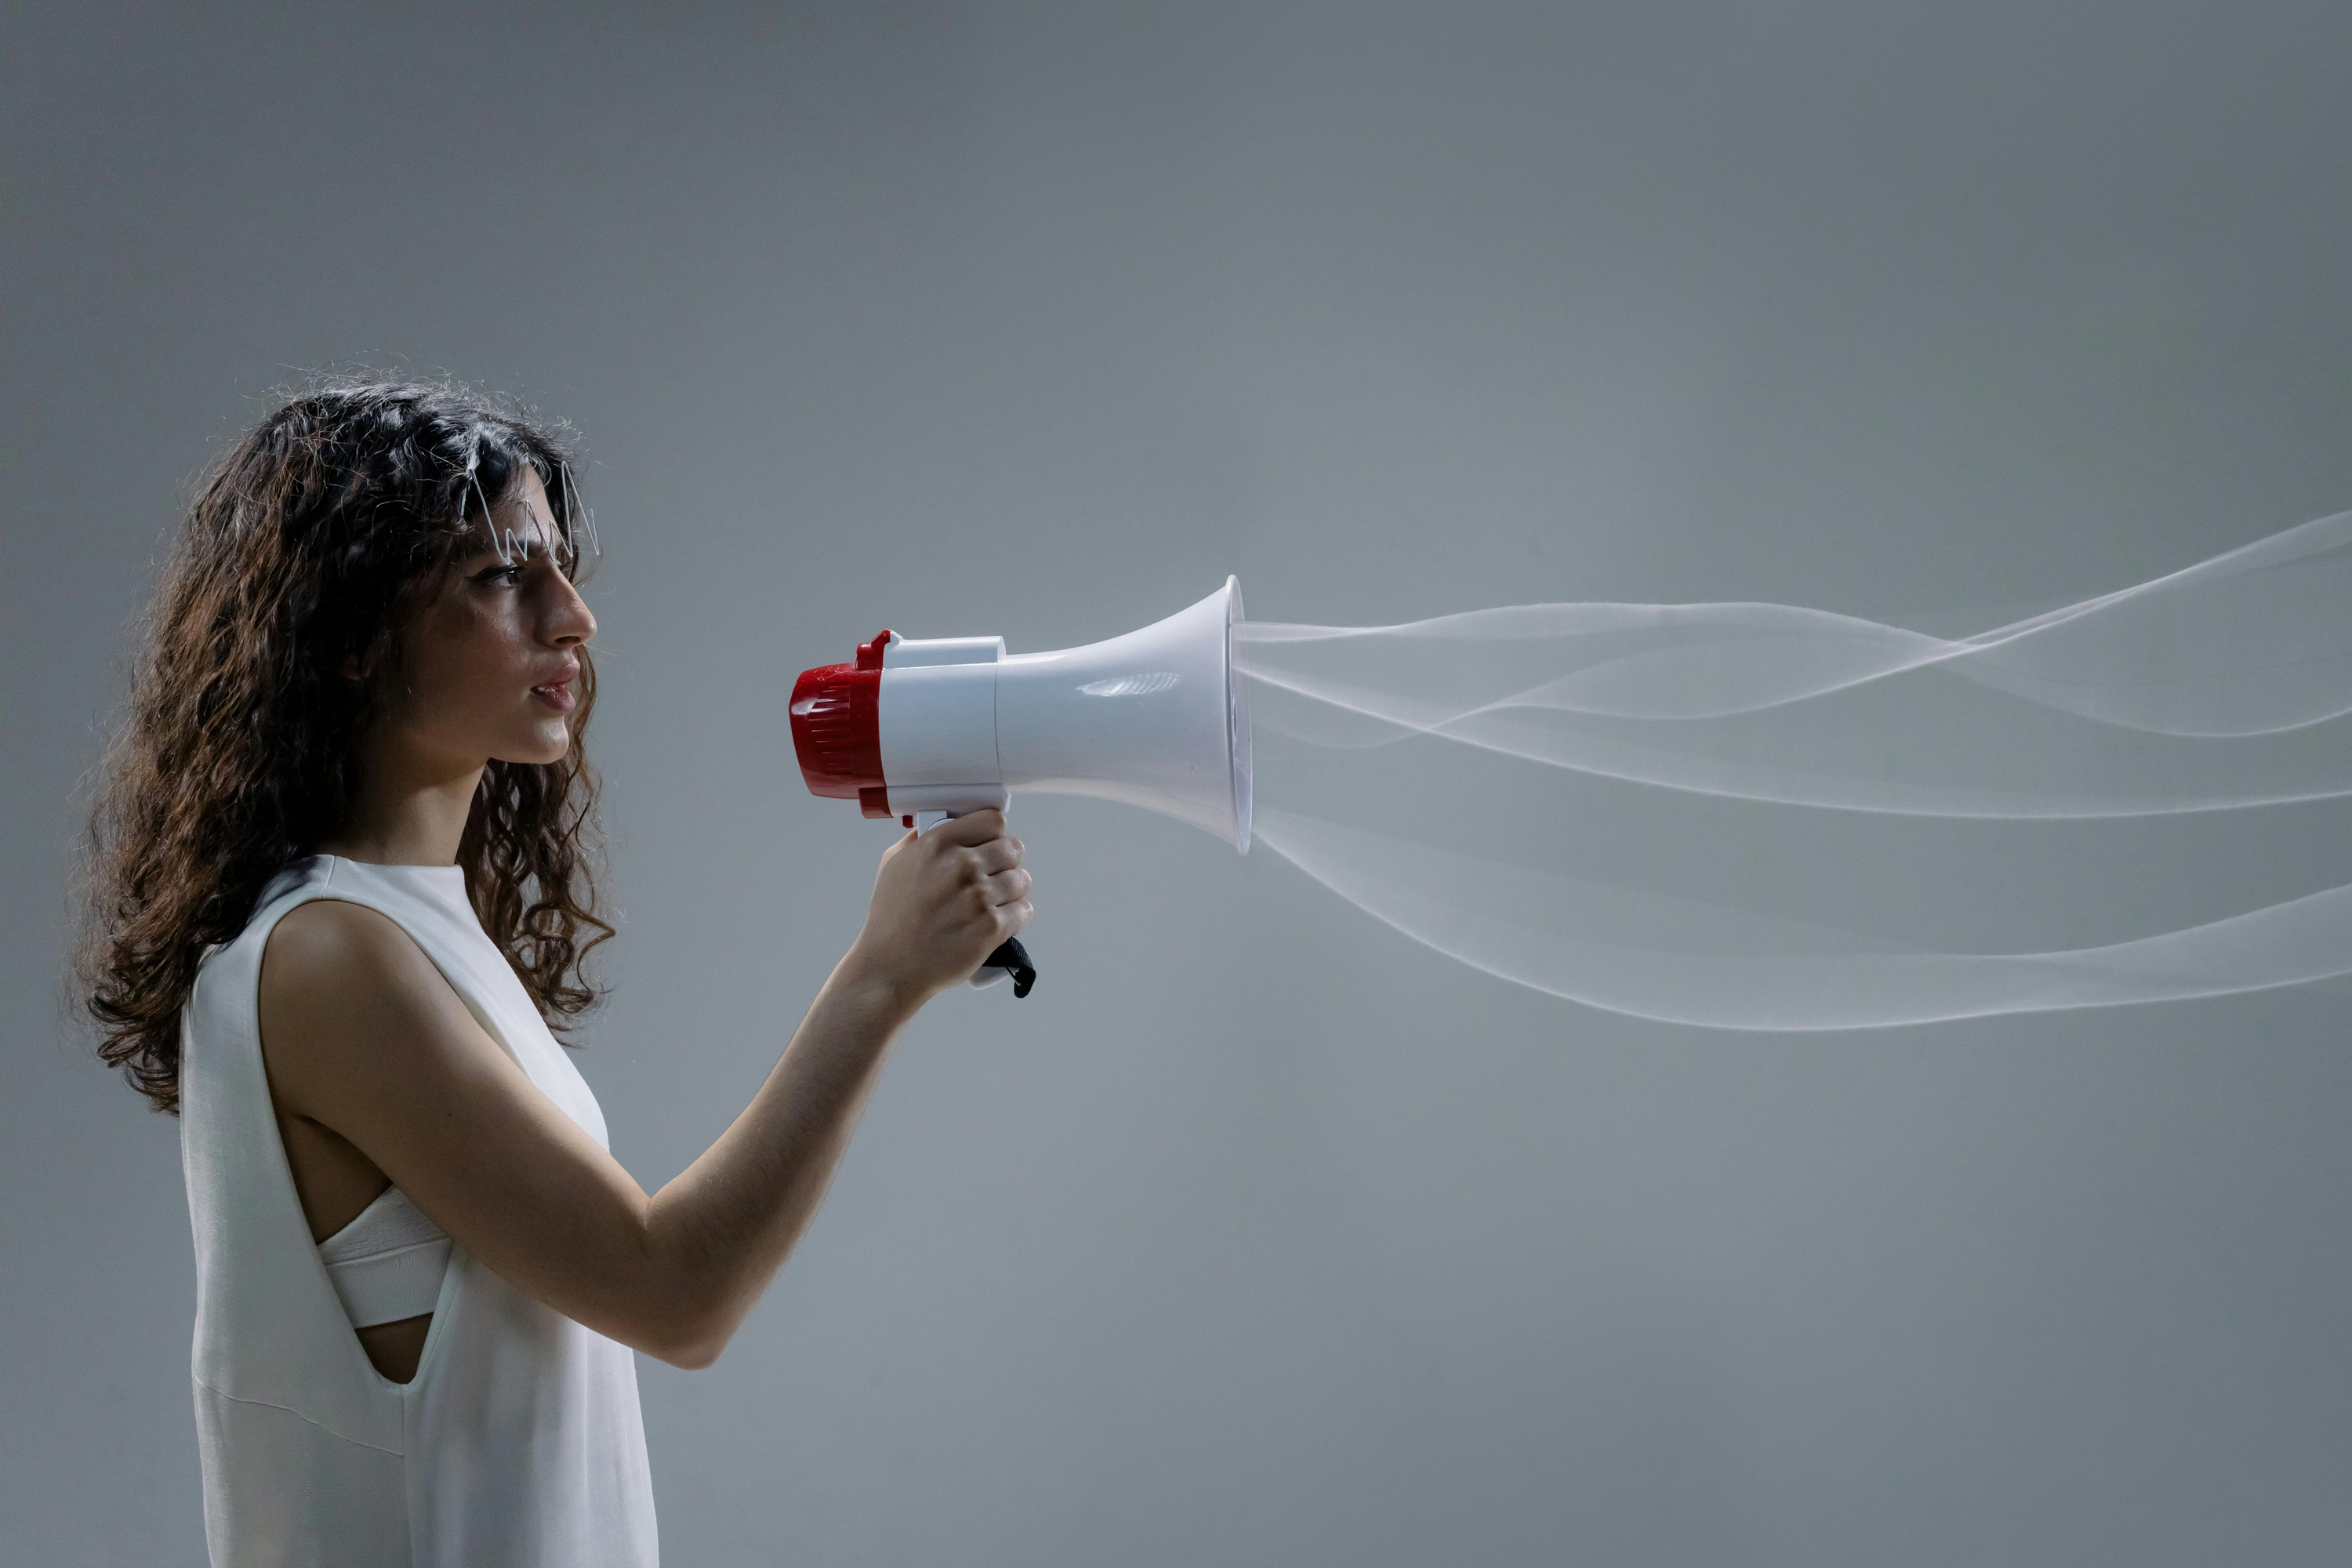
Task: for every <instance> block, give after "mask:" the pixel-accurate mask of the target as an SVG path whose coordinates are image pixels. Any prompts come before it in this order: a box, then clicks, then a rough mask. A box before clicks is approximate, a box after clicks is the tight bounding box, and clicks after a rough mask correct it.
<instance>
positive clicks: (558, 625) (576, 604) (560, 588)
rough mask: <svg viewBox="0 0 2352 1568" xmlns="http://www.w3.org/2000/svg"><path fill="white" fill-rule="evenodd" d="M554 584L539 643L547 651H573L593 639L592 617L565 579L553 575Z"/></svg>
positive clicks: (578, 594)
mask: <svg viewBox="0 0 2352 1568" xmlns="http://www.w3.org/2000/svg"><path fill="white" fill-rule="evenodd" d="M554 581H555V583H556V584H557V589H556V597H555V602H554V603H553V604H552V605H550V606H549V607H548V615H547V619H546V622H545V624H544V626H542V628H541V632H540V637H541V640H542V641H543V642H545V643H546V644H547V645H548V646H549V647H561V648H569V647H577V646H579V645H580V644H582V643H583V642H586V641H587V640H588V639H589V638H591V637H594V636H595V635H596V616H595V615H594V614H593V612H592V611H591V610H590V609H589V608H588V601H587V600H585V599H583V598H582V597H581V596H580V590H579V589H577V588H575V587H573V586H572V583H571V580H570V579H569V578H566V577H563V576H562V575H560V574H555V575H554Z"/></svg>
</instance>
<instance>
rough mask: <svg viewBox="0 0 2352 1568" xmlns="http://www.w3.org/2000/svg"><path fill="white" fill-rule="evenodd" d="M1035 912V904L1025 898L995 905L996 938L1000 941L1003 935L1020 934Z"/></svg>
mask: <svg viewBox="0 0 2352 1568" xmlns="http://www.w3.org/2000/svg"><path fill="white" fill-rule="evenodd" d="M1036 912H1037V910H1036V906H1034V904H1032V903H1030V901H1029V900H1026V899H1022V900H1019V901H1017V902H1014V903H1010V904H999V905H997V906H996V930H997V932H998V939H999V940H1000V941H1001V940H1003V938H1004V937H1008V936H1018V935H1020V934H1021V932H1022V930H1023V929H1024V927H1026V926H1027V925H1028V923H1029V918H1030V917H1031V916H1032V915H1034V914H1035V913H1036Z"/></svg>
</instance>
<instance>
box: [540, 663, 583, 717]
mask: <svg viewBox="0 0 2352 1568" xmlns="http://www.w3.org/2000/svg"><path fill="white" fill-rule="evenodd" d="M579 674H580V670H579V668H578V667H577V666H574V667H573V668H570V669H567V670H564V671H563V672H562V674H560V675H558V676H556V677H555V678H554V679H551V680H547V681H542V682H541V683H540V684H539V685H537V686H534V687H532V688H531V689H530V694H531V695H532V696H533V697H536V698H538V699H539V700H541V702H544V703H546V704H547V705H548V706H549V707H550V708H552V709H554V710H556V711H557V712H558V713H569V712H571V711H572V709H573V708H575V707H577V706H578V705H579V702H580V698H579V694H578V693H576V692H574V691H573V690H572V681H573V680H574V679H577V678H578V676H579Z"/></svg>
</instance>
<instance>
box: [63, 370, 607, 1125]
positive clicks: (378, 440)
mask: <svg viewBox="0 0 2352 1568" xmlns="http://www.w3.org/2000/svg"><path fill="white" fill-rule="evenodd" d="M525 468H530V469H531V470H533V471H535V472H536V473H537V474H538V475H539V478H540V482H541V484H542V485H543V486H545V488H546V490H547V496H548V500H549V502H550V503H551V506H552V507H553V509H554V513H555V521H556V522H557V524H558V525H559V527H560V529H561V531H562V536H563V539H564V541H565V543H566V545H567V547H568V552H569V554H570V555H571V556H572V558H573V559H575V560H576V559H578V558H579V557H580V555H581V550H580V548H579V546H580V545H581V544H582V543H583V542H585V541H586V540H587V539H592V538H593V522H590V521H588V520H587V518H586V515H585V511H584V509H582V508H581V507H580V505H579V500H578V490H577V489H576V488H575V487H574V485H573V484H572V473H571V468H570V461H569V455H568V453H567V451H566V449H565V447H564V446H563V445H562V441H561V440H560V439H559V437H557V436H556V435H555V434H554V433H552V432H551V431H549V430H546V429H542V428H541V427H540V426H537V425H535V424H533V423H532V422H531V421H530V419H528V418H526V417H525V416H523V415H522V414H521V413H520V411H519V410H517V409H513V408H510V407H507V406H504V405H499V404H497V403H494V402H492V401H491V400H489V399H488V398H486V397H483V396H481V395H478V394H476V393H473V392H471V391H468V390H467V389H465V388H462V387H458V386H455V385H449V384H390V383H377V382H347V383H341V384H331V385H325V386H320V387H317V388H314V389H311V390H309V391H306V392H303V393H301V394H299V395H295V396H293V397H291V398H290V399H289V400H288V401H287V402H286V403H285V404H284V405H282V406H280V407H279V408H278V410H277V411H276V412H275V413H273V414H271V415H269V416H268V417H267V418H265V419H263V420H262V421H261V423H260V424H259V425H258V426H255V428H254V429H253V430H252V431H251V432H250V433H249V434H247V436H246V437H245V438H244V439H243V440H241V441H239V442H238V443H237V444H236V447H234V448H233V449H232V450H231V451H230V452H229V453H228V454H227V455H226V457H225V458H222V459H221V460H220V461H219V462H218V463H217V464H216V465H215V466H214V468H212V469H211V470H210V471H209V472H208V473H207V474H206V475H205V478H204V479H202V480H201V481H200V483H199V487H198V489H197V493H196V499H195V501H194V505H193V506H191V507H190V509H189V510H188V514H187V518H186V521H185V523H184V526H183V528H182V529H181V531H180V537H179V541H178V544H177V546H176V548H175V549H174V550H173V553H172V556H171V559H170V563H169V564H168V565H167V566H166V568H165V570H164V574H163V583H162V585H161V587H160V588H159V590H158V592H157V594H156V598H155V603H154V606H153V609H152V613H151V616H150V618H149V621H148V625H147V627H146V637H145V644H146V646H145V651H144V657H143V658H142V660H141V662H140V665H139V668H138V669H137V672H136V674H135V676H134V678H133V683H132V688H131V707H130V715H129V721H128V723H127V725H126V726H125V730H124V732H123V734H122V735H121V739H120V740H119V742H117V744H116V746H115V748H114V751H113V752H112V753H111V754H110V757H109V759H108V762H107V766H106V769H105V782H104V785H103V788H102V792H101V794H100V799H99V803H98V806H97V810H96V812H95V813H94V814H93V816H92V818H91V825H90V847H91V860H92V864H91V876H90V888H89V906H88V921H87V926H86V930H85V933H84V945H83V958H82V977H83V983H84V985H85V987H86V992H87V995H88V1005H89V1011H90V1014H91V1016H93V1017H95V1018H96V1019H97V1020H98V1024H99V1028H100V1035H101V1039H100V1045H99V1051H98V1054H99V1056H100V1058H101V1059H102V1060H104V1061H105V1062H106V1063H108V1064H109V1065H110V1066H113V1067H119V1068H121V1069H122V1071H123V1076H124V1077H125V1078H127V1079H129V1080H130V1081H131V1084H132V1086H133V1087H135V1088H136V1089H139V1091H140V1092H141V1093H142V1094H144V1095H146V1096H147V1098H148V1099H149V1100H152V1101H153V1102H154V1105H155V1109H157V1110H173V1111H175V1110H178V1109H179V1100H180V1035H179V1030H180V1010H181V1008H182V1007H183V1006H184V1005H185V1004H186V1002H187V999H188V994H189V992H190V991H191V990H192V989H193V988H194V984H195V976H196V967H197V965H198V964H199V963H202V962H203V960H204V956H205V952H206V950H207V948H208V947H210V946H211V945H212V944H213V943H215V942H228V941H230V940H231V939H233V938H234V937H235V936H236V933H237V932H238V931H241V930H243V929H244V927H245V924H246V921H247V919H248V918H250V916H251V915H252V913H253V910H254V906H255V903H256V900H257V899H258V898H259V896H260V894H261V892H262V889H264V888H265V887H266V886H267V885H268V882H269V881H270V879H272V878H274V877H275V876H277V874H278V872H279V871H280V870H282V869H283V868H285V867H286V866H287V865H288V864H289V862H291V861H293V860H296V859H298V858H301V857H302V856H305V855H308V854H310V853H312V852H314V851H315V849H316V847H318V845H319V844H320V842H321V841H322V840H325V839H328V838H330V837H332V836H333V835H334V833H335V832H336V831H337V830H338V829H339V828H341V826H342V825H343V820H344V816H345V815H346V813H347V812H348V811H349V810H350V807H351V803H352V798H353V795H354V791H355V790H356V788H357V786H358V784H359V772H358V768H359V764H358V757H357V749H356V746H355V742H357V741H358V739H359V737H360V736H361V734H362V732H363V731H365V730H366V728H367V725H368V722H369V721H370V719H371V717H372V716H373V713H372V701H371V698H370V690H371V688H372V687H373V684H374V683H373V682H372V681H369V680H354V679H349V678H348V676H347V675H346V673H345V672H346V670H347V669H349V668H352V667H353V661H356V667H357V668H361V669H362V670H367V669H373V668H377V667H378V665H379V662H380V661H382V660H384V659H387V658H389V659H395V660H396V659H397V658H398V657H399V649H398V640H397V639H398V637H399V634H400V632H401V630H402V629H403V626H404V624H405V623H406V620H407V618H408V616H410V614H411V613H413V611H414V610H415V608H416V607H417V606H418V605H421V604H422V603H423V602H424V601H425V599H427V598H429V597H430V595H432V594H433V593H434V592H435V591H436V590H437V588H438V587H439V585H440V584H441V582H442V581H443V579H444V576H445V574H446V573H447V572H448V571H449V570H451V569H452V566H453V564H454V563H455V562H456V561H457V558H458V557H459V556H460V555H461V554H462V553H463V552H466V551H467V550H468V549H469V548H473V547H475V546H476V545H478V543H479V542H480V540H481V538H482V537H483V534H482V530H483V529H485V528H488V526H489V520H488V516H487V515H486V514H487V512H488V508H489V506H490V505H491V504H493V503H495V502H497V501H499V500H503V499H505V498H506V497H507V496H508V495H509V493H510V492H511V490H512V489H513V488H514V487H515V485H517V484H518V483H520V481H521V479H522V474H523V470H524V469H525ZM469 505H470V506H471V507H472V510H470V511H469ZM575 512H577V513H578V514H579V515H578V516H576V517H575V515H574V514H575ZM579 691H580V698H579V706H578V707H577V708H576V709H575V710H573V711H572V744H571V749H570V751H569V752H568V753H567V754H566V755H565V756H564V757H563V758H562V761H560V762H554V763H502V762H492V763H490V764H489V766H488V769H486V770H485V771H484V773H483V774H482V782H481V785H480V788H479V789H478V792H477V793H476V795H475V797H474V805H473V812H472V815H471V816H470V817H469V818H468V819H467V826H466V832H465V836H464V839H463V842H462V843H461V845H460V847H459V849H458V852H457V861H458V864H459V865H460V866H461V867H462V868H464V870H465V874H466V888H467V894H468V896H469V897H470V899H471V900H472V901H473V905H474V908H475V910H476V911H477V912H478V914H479V915H480V917H481V921H482V926H483V929H484V930H486V931H488V933H489V936H490V939H491V941H493V942H496V943H497V944H498V945H499V949H500V950H501V951H502V952H505V954H506V955H507V960H508V962H509V963H511V964H512V965H513V966H514V971H515V973H516V974H517V975H518V976H520V978H521V981H522V984H523V985H524V987H525V989H527V990H528V991H529V992H530V994H531V997H532V999H533V1000H534V1001H535V1002H536V1003H537V1004H538V1005H539V1008H540V1011H541V1014H542V1015H543V1016H546V1017H547V1018H548V1020H549V1021H550V1022H551V1024H555V1025H556V1026H559V1027H560V1026H562V1024H563V1023H565V1022H567V1021H568V1020H570V1019H571V1018H572V1016H575V1015H577V1014H579V1013H580V1012H582V1011H583V1010H584V1009H585V1008H587V1007H588V1006H590V1005H592V1004H593V1002H594V1001H595V1000H596V998H597V996H598V994H599V991H598V988H597V987H596V986H595V985H594V984H593V983H592V982H591V981H590V980H589V979H587V978H586V977H585V976H584V975H583V973H582V961H583V959H584V957H585V956H586V954H587V952H588V951H589V950H590V949H592V948H593V947H594V946H596V945H597V944H598V943H599V942H604V941H605V940H606V939H607V938H609V937H611V936H612V934H613V927H612V926H611V925H610V924H608V923H606V921H604V919H602V918H601V917H600V916H599V915H598V913H597V911H596V900H595V884H594V877H593V866H592V864H591V862H592V859H593V848H594V840H595V832H596V826H595V804H596V777H595V774H594V773H593V771H592V770H591V769H590V768H589V765H588V759H587V756H586V753H585V752H583V750H582V741H581V737H582V732H583V731H585V730H586V729H587V726H588V714H589V710H591V709H592V708H593V706H594V702H595V693H596V683H595V672H594V669H593V666H592V665H591V664H590V662H589V660H588V659H587V658H586V657H585V650H584V649H583V650H582V658H581V671H580V680H579Z"/></svg>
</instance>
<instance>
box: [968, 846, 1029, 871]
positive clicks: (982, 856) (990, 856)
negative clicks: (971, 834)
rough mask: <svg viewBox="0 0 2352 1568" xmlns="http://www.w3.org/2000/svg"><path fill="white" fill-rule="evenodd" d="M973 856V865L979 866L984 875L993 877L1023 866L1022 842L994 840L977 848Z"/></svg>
mask: <svg viewBox="0 0 2352 1568" xmlns="http://www.w3.org/2000/svg"><path fill="white" fill-rule="evenodd" d="M971 858H972V864H973V865H975V866H978V867H979V868H980V869H981V871H982V874H983V875H986V876H991V877H992V876H994V875H996V873H998V872H999V871H1010V870H1011V869H1013V868H1014V867H1015V866H1018V865H1019V864H1021V840H1019V839H1018V838H992V839H990V840H989V841H988V842H987V843H985V844H982V845H979V846H976V847H974V848H973V849H972V850H971Z"/></svg>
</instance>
